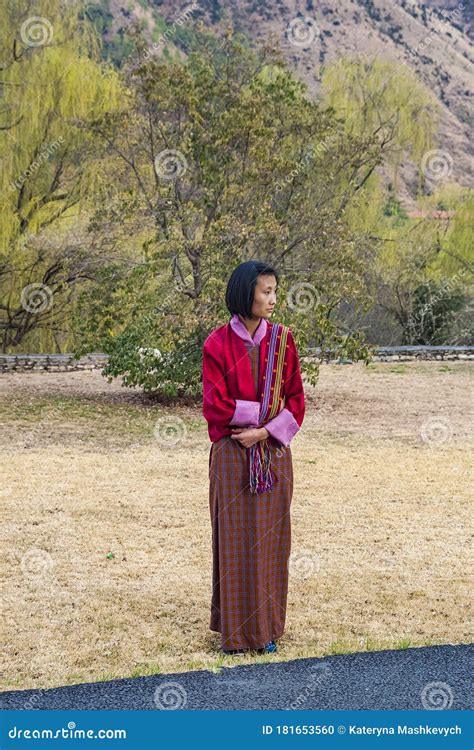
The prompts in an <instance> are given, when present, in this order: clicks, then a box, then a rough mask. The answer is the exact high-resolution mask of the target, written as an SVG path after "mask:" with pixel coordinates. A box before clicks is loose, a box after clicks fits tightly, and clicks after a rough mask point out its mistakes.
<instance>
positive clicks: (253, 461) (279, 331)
mask: <svg viewBox="0 0 474 750" xmlns="http://www.w3.org/2000/svg"><path fill="white" fill-rule="evenodd" d="M287 338H288V328H287V327H286V326H284V325H282V324H281V323H274V324H273V326H272V330H271V333H270V341H269V343H268V350H267V366H266V368H265V373H264V375H263V378H264V382H265V387H264V391H263V398H262V401H261V403H260V414H259V420H258V424H259V427H261V426H264V425H265V422H268V420H270V419H273V417H275V416H276V415H277V414H278V412H279V410H280V393H281V385H282V376H283V365H284V360H285V352H286V341H287ZM249 450H250V456H249V458H250V492H252V493H254V494H257V495H260V494H261V493H262V492H266V491H267V490H271V489H272V487H273V474H272V470H271V456H270V449H269V447H268V438H264V439H263V440H259V441H258V442H257V443H254V444H253V445H252V446H251V447H250V449H249Z"/></svg>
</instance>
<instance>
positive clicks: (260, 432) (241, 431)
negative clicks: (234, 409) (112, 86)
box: [231, 427, 270, 448]
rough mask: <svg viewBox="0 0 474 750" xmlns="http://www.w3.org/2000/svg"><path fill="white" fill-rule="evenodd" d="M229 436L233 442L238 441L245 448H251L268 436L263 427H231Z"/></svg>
mask: <svg viewBox="0 0 474 750" xmlns="http://www.w3.org/2000/svg"><path fill="white" fill-rule="evenodd" d="M232 432H233V433H234V434H233V435H231V438H232V439H233V440H238V441H239V442H240V443H242V445H243V446H244V447H245V448H251V447H252V445H254V444H255V443H258V442H259V440H264V439H265V438H267V437H268V436H269V434H270V433H269V432H268V430H267V429H266V428H265V427H233V428H232Z"/></svg>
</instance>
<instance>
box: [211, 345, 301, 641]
mask: <svg viewBox="0 0 474 750" xmlns="http://www.w3.org/2000/svg"><path fill="white" fill-rule="evenodd" d="M255 354H256V353H255ZM250 356H251V359H252V365H253V367H256V366H257V363H258V359H255V358H254V356H252V355H250ZM268 446H269V449H270V454H271V467H272V473H273V487H272V489H271V490H270V491H268V492H263V493H262V494H261V495H255V494H252V493H251V492H250V482H249V472H250V466H249V453H250V450H249V449H247V448H245V447H244V446H243V445H242V444H241V443H240V442H239V441H238V440H235V439H232V438H231V437H230V436H229V435H226V436H225V437H223V438H221V439H220V440H218V441H217V442H215V443H212V445H211V450H210V454H209V508H210V515H211V525H212V553H213V568H212V600H211V619H210V629H211V630H213V631H216V632H219V633H221V647H222V648H223V649H229V650H230V649H240V648H251V649H257V648H261V647H262V646H264V645H265V644H267V643H268V642H269V641H271V640H276V639H277V638H280V637H281V635H282V634H283V631H284V628H285V618H286V604H287V593H288V559H289V556H290V551H291V520H290V506H291V499H292V494H293V464H292V456H291V449H290V447H289V446H288V447H286V448H285V447H283V446H281V445H280V443H279V442H278V441H276V440H274V438H272V437H269V438H268Z"/></svg>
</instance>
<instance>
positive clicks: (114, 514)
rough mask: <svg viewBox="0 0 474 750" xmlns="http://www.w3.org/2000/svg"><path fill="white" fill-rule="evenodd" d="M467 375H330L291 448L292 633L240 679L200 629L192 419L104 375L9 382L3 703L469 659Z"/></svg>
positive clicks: (205, 567)
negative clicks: (319, 659) (184, 675)
mask: <svg viewBox="0 0 474 750" xmlns="http://www.w3.org/2000/svg"><path fill="white" fill-rule="evenodd" d="M473 373H474V363H469V362H450V363H445V364H442V363H436V362H433V363H429V362H419V363H418V362H412V363H406V364H401V365H394V364H390V363H374V364H372V365H370V366H369V367H368V368H367V367H365V365H363V364H357V365H335V364H331V365H323V366H322V367H321V376H320V381H319V383H318V386H317V387H316V388H311V387H308V388H307V391H306V393H307V411H306V419H305V422H304V424H303V428H302V430H301V432H300V433H299V434H298V435H297V436H296V437H295V439H294V441H293V443H292V453H293V464H294V478H295V489H294V494H293V501H292V516H291V518H292V554H291V559H290V585H289V595H288V609H287V620H286V631H285V634H284V636H283V638H282V639H281V641H280V642H279V651H278V654H277V655H275V656H272V655H266V656H249V655H247V656H245V657H243V658H240V659H238V660H235V659H234V660H232V657H224V656H222V655H220V653H219V646H220V641H219V635H218V634H217V633H213V632H211V631H210V630H209V628H208V625H209V611H210V594H211V559H212V558H211V536H210V518H209V506H208V457H209V448H210V443H209V439H208V436H207V429H206V423H205V421H204V419H203V417H202V416H201V412H200V409H199V407H197V408H195V407H190V406H180V407H170V406H164V405H163V404H159V403H156V402H153V401H152V400H150V399H147V398H144V397H143V396H142V395H141V393H140V392H139V391H137V390H135V391H130V390H127V389H124V388H122V387H121V386H120V383H119V382H118V381H117V382H114V383H112V384H109V383H107V380H106V379H105V378H103V377H102V376H101V375H100V372H98V371H93V372H72V373H49V374H48V373H24V374H20V373H12V374H4V375H1V376H0V411H1V427H2V429H1V438H0V442H1V449H2V459H1V463H2V466H1V472H2V483H1V489H0V497H1V503H2V532H3V533H2V545H1V546H2V562H1V572H2V577H3V578H4V583H3V587H2V591H3V594H2V615H3V622H2V634H3V635H5V636H6V638H5V639H3V638H2V640H5V642H6V651H5V653H4V656H3V658H2V664H3V678H2V689H3V690H5V689H20V688H45V687H52V686H57V685H63V684H70V683H77V682H87V681H96V680H102V679H109V678H112V677H123V676H131V675H146V674H152V673H159V672H161V673H168V672H179V671H185V670H191V669H213V670H217V669H219V667H220V666H222V665H228V666H229V665H233V664H236V663H238V664H242V663H249V662H260V663H261V662H265V661H276V660H288V659H294V658H297V657H302V656H322V655H326V654H333V653H341V652H347V651H363V650H372V649H376V650H378V649H386V648H405V647H407V646H422V645H427V644H439V643H467V642H470V641H472V620H471V612H470V593H471V590H472V571H470V567H469V566H470V560H471V555H470V552H471V549H472V548H471V540H472V525H471V518H472V504H471V496H470V486H471V485H472V478H473V477H472V473H471V472H472V468H471V467H472V446H473V432H472V423H473V420H472V417H473V410H472V405H473ZM174 441H177V442H176V444H175V445H173V444H172V443H173V442H174Z"/></svg>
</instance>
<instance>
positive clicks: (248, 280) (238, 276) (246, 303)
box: [225, 260, 278, 318]
mask: <svg viewBox="0 0 474 750" xmlns="http://www.w3.org/2000/svg"><path fill="white" fill-rule="evenodd" d="M257 276H274V277H275V278H276V280H277V283H278V273H277V272H276V271H275V269H274V268H272V267H271V266H269V265H268V263H262V262H261V261H259V260H246V261H245V263H241V264H240V265H238V266H237V268H234V270H233V271H232V273H231V275H230V279H229V281H228V283H227V289H226V293H225V303H226V306H227V309H228V310H229V312H230V313H231V315H234V313H238V314H239V315H242V317H244V318H250V317H251V316H252V305H253V299H254V295H255V286H256V284H257Z"/></svg>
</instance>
